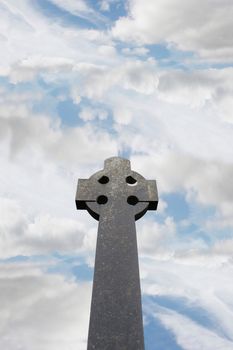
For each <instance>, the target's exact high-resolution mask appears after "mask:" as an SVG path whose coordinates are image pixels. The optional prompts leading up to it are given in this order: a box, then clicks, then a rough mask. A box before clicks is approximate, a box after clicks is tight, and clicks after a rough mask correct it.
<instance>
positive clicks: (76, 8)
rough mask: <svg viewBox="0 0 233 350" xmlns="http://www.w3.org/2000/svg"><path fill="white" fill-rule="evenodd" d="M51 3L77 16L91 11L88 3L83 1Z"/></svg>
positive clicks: (55, 1)
mask: <svg viewBox="0 0 233 350" xmlns="http://www.w3.org/2000/svg"><path fill="white" fill-rule="evenodd" d="M51 2H52V3H54V4H55V5H57V6H58V7H60V8H62V9H64V10H66V11H68V12H70V13H73V14H76V15H80V13H82V12H89V11H90V9H89V7H88V6H87V4H86V2H85V1H83V0H75V1H74V0H66V1H64V0H51Z"/></svg>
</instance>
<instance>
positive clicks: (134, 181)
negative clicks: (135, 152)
mask: <svg viewBox="0 0 233 350" xmlns="http://www.w3.org/2000/svg"><path fill="white" fill-rule="evenodd" d="M126 182H127V184H128V185H131V186H133V185H136V184H137V180H135V179H134V178H133V177H132V176H127V178H126Z"/></svg>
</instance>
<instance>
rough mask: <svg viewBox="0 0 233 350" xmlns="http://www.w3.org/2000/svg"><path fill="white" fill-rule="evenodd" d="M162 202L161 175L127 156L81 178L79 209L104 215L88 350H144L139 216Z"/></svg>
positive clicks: (102, 217) (108, 160)
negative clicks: (151, 176)
mask: <svg viewBox="0 0 233 350" xmlns="http://www.w3.org/2000/svg"><path fill="white" fill-rule="evenodd" d="M157 204H158V194H157V188H156V181H155V180H145V179H144V177H143V176H141V175H140V174H138V173H136V172H134V171H132V170H131V167H130V161H129V160H127V159H123V158H119V157H113V158H109V159H107V160H106V161H105V166H104V169H103V170H101V171H98V172H97V173H95V174H94V175H92V176H91V177H90V178H89V179H79V181H78V188H77V194H76V207H77V209H86V210H88V212H89V213H90V214H91V215H92V216H93V217H94V218H95V219H97V220H99V228H98V236H97V246H96V257H95V272H94V281H93V291H92V302H91V315H90V324H89V335H88V346H87V349H88V350H144V338H143V324H142V308H141V290H140V279H139V267H138V252H137V238H136V228H135V220H137V219H139V218H141V217H142V216H143V215H144V214H145V213H146V211H147V210H156V209H157Z"/></svg>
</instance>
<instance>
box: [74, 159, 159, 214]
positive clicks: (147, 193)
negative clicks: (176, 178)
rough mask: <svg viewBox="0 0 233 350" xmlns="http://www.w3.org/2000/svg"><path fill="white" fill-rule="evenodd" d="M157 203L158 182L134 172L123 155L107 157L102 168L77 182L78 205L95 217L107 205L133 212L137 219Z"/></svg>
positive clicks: (154, 207) (153, 208) (155, 207)
mask: <svg viewBox="0 0 233 350" xmlns="http://www.w3.org/2000/svg"><path fill="white" fill-rule="evenodd" d="M157 204H158V194H157V187H156V181H155V180H146V179H145V178H144V177H143V176H142V175H140V174H138V173H137V172H135V171H132V170H131V166H130V161H129V160H127V159H124V158H120V157H112V158H109V159H106V160H105V163H104V169H103V170H100V171H98V172H97V173H95V174H94V175H92V176H91V177H90V178H89V179H79V182H78V188H77V194H76V207H77V209H86V210H88V212H89V213H90V214H91V215H92V216H93V217H94V218H95V219H96V220H99V217H100V215H101V212H102V210H103V209H104V208H105V207H106V206H108V207H109V209H110V208H111V207H112V208H115V207H116V206H117V207H118V208H119V209H121V210H127V211H130V212H131V213H132V214H133V215H134V217H135V220H137V219H139V218H141V217H142V216H143V215H144V214H145V213H146V211H147V210H156V209H157Z"/></svg>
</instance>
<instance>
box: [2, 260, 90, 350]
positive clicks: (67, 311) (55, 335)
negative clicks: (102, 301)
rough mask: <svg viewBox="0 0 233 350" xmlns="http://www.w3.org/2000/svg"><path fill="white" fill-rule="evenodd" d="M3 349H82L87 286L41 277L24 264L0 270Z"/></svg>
mask: <svg viewBox="0 0 233 350" xmlns="http://www.w3.org/2000/svg"><path fill="white" fill-rule="evenodd" d="M0 285H1V288H0V295H1V298H0V304H1V310H2V312H1V315H0V334H1V336H0V346H1V348H3V349H8V350H15V349H16V348H17V349H25V350H29V349H35V350H41V349H43V350H47V349H50V350H55V349H56V350H64V349H71V350H73V349H80V350H81V349H83V350H84V349H86V339H87V331H88V318H89V308H90V293H91V285H90V283H85V282H79V283H75V282H74V281H69V280H66V279H65V278H64V277H62V276H59V275H53V274H44V273H42V271H41V268H40V266H36V265H35V266H33V265H32V264H27V263H12V264H2V265H1V267H0Z"/></svg>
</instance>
